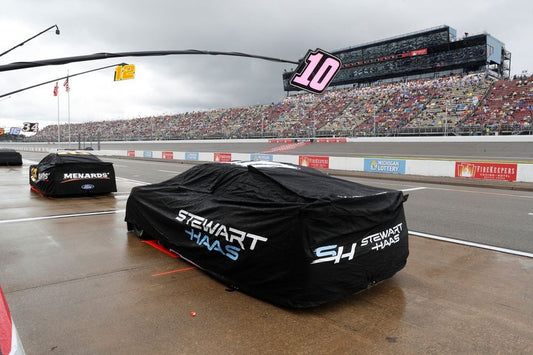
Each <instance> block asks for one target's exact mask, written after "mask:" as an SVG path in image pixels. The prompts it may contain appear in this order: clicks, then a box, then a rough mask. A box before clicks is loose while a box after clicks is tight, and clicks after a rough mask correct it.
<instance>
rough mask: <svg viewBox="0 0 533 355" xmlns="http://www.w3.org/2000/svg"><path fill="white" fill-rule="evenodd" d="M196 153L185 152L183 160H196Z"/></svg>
mask: <svg viewBox="0 0 533 355" xmlns="http://www.w3.org/2000/svg"><path fill="white" fill-rule="evenodd" d="M198 159H199V157H198V152H185V160H198Z"/></svg>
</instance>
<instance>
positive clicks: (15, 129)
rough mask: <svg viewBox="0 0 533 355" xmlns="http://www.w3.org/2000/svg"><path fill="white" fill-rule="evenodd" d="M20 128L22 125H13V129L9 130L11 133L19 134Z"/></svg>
mask: <svg viewBox="0 0 533 355" xmlns="http://www.w3.org/2000/svg"><path fill="white" fill-rule="evenodd" d="M20 130H21V128H20V127H11V129H10V130H9V134H11V135H14V136H18V135H19V134H20Z"/></svg>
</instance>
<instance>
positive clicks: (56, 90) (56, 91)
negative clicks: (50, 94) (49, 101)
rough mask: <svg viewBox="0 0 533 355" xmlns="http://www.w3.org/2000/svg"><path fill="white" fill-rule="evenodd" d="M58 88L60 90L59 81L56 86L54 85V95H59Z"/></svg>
mask: <svg viewBox="0 0 533 355" xmlns="http://www.w3.org/2000/svg"><path fill="white" fill-rule="evenodd" d="M58 90H59V86H58V85H57V81H56V86H54V96H57V93H58Z"/></svg>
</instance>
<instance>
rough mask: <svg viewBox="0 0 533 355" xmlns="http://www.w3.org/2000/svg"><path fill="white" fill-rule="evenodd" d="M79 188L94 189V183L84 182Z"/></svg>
mask: <svg viewBox="0 0 533 355" xmlns="http://www.w3.org/2000/svg"><path fill="white" fill-rule="evenodd" d="M81 188H82V189H83V190H92V189H94V185H93V184H85V185H81Z"/></svg>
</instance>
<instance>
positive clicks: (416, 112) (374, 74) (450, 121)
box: [28, 26, 533, 142]
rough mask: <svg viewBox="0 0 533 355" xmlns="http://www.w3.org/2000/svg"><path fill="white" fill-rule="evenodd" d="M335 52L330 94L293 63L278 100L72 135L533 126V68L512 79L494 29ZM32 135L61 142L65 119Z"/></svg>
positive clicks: (444, 131) (512, 129)
mask: <svg viewBox="0 0 533 355" xmlns="http://www.w3.org/2000/svg"><path fill="white" fill-rule="evenodd" d="M334 54H335V55H336V56H338V57H339V58H340V59H341V60H342V62H343V65H342V68H341V69H340V70H339V72H338V74H337V76H336V77H335V79H334V80H333V82H332V85H331V87H330V88H329V89H328V90H326V91H325V92H323V93H321V94H311V93H303V92H300V91H297V90H296V88H293V87H291V86H290V85H289V84H288V78H290V76H291V75H292V73H291V72H285V73H284V74H283V81H284V88H285V90H286V91H287V93H288V95H287V96H286V97H285V98H283V99H282V100H281V101H280V102H278V103H272V104H269V105H254V106H248V107H239V108H228V109H224V108H221V109H216V110H211V111H203V112H187V113H180V114H174V115H164V116H151V117H144V118H136V119H131V120H112V121H103V122H88V123H81V124H72V125H71V127H70V128H71V134H72V137H73V139H74V140H82V141H87V140H91V141H95V140H169V139H208V138H211V139H212V138H278V137H284V138H287V137H289V138H297V137H331V136H337V137H340V136H342V137H353V136H406V135H481V134H483V135H485V134H533V130H532V112H533V83H532V77H531V76H521V77H517V78H512V79H511V78H510V74H509V73H510V72H509V70H510V58H511V55H510V53H509V52H508V51H507V50H506V49H505V48H504V45H503V43H501V42H500V41H498V40H497V39H495V38H494V37H492V36H490V35H488V34H481V35H474V36H466V35H465V37H463V38H462V39H457V36H456V31H455V30H454V29H453V28H451V27H449V26H440V27H435V28H432V29H429V30H424V31H419V32H415V33H411V34H407V35H402V36H398V37H394V38H389V39H386V40H382V41H377V42H372V43H367V44H364V45H360V46H356V47H350V48H345V49H341V50H338V51H335V52H334ZM61 132H67V126H66V125H62V127H61ZM63 135H64V133H63ZM62 138H64V137H62ZM28 139H29V140H32V141H49V142H56V141H57V126H55V125H54V126H47V127H45V129H43V130H42V131H40V132H38V133H37V134H36V135H34V136H33V137H30V138H28Z"/></svg>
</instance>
